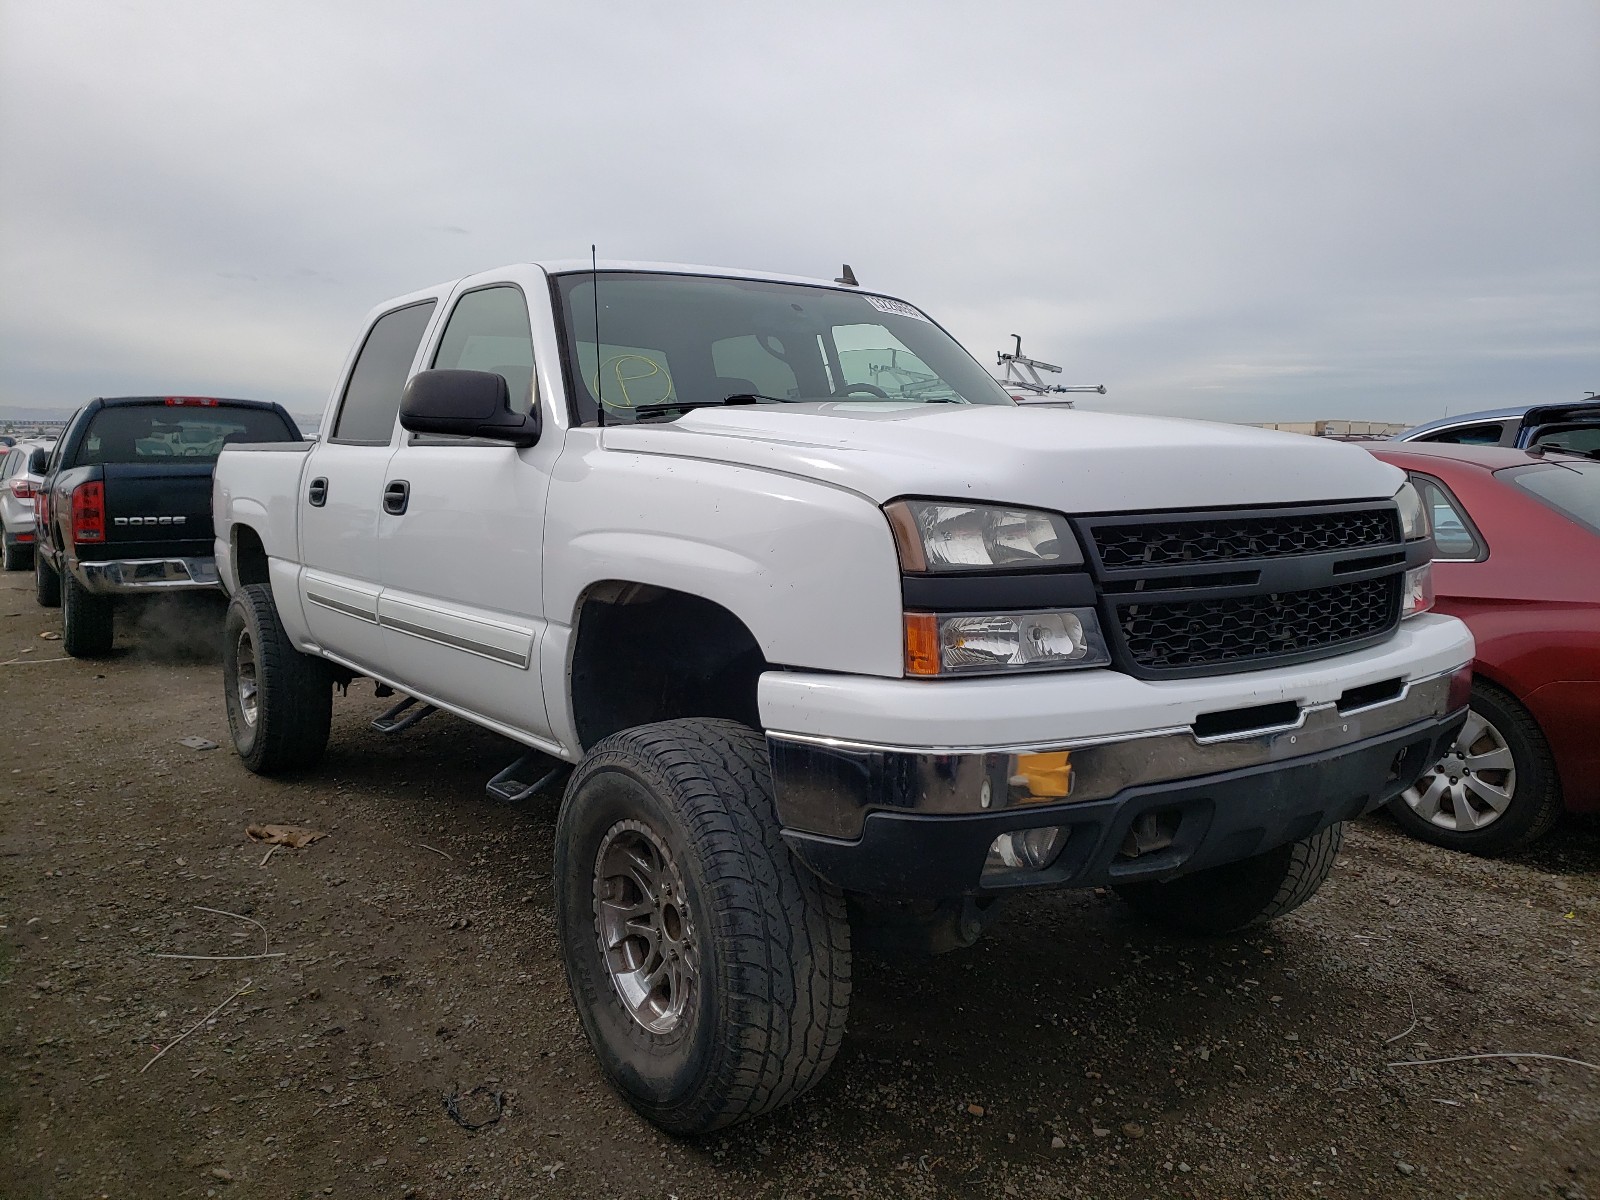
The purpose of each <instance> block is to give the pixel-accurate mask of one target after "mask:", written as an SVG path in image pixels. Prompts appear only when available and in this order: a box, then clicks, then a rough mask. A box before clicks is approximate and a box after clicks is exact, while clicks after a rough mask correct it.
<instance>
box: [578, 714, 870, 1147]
mask: <svg viewBox="0 0 1600 1200" xmlns="http://www.w3.org/2000/svg"><path fill="white" fill-rule="evenodd" d="M555 878H556V879H557V881H558V884H557V890H556V922H557V927H558V929H559V930H560V936H561V946H562V955H563V958H564V962H565V966H566V972H567V982H568V985H569V986H570V987H571V989H572V997H573V1001H574V1003H575V1004H576V1005H577V1009H578V1017H579V1019H580V1020H581V1021H582V1023H583V1029H584V1033H585V1034H586V1035H587V1036H588V1038H589V1044H590V1045H591V1046H592V1047H593V1049H594V1052H595V1056H596V1057H597V1058H598V1059H599V1061H600V1067H601V1070H602V1071H603V1072H604V1073H605V1075H606V1078H607V1079H608V1080H609V1081H610V1082H611V1084H612V1086H614V1087H615V1088H616V1089H617V1090H618V1091H619V1092H621V1093H622V1095H623V1096H624V1097H625V1098H626V1099H627V1101H628V1103H630V1104H632V1105H633V1106H634V1107H635V1108H636V1109H638V1110H639V1112H640V1113H641V1114H643V1115H644V1116H645V1117H646V1118H647V1119H649V1120H650V1121H652V1122H654V1123H655V1124H656V1125H658V1126H660V1127H661V1128H662V1129H664V1130H666V1131H667V1132H669V1133H675V1134H698V1133H705V1132H707V1131H709V1130H712V1129H717V1128H720V1127H722V1126H725V1125H731V1124H733V1123H734V1122H735V1121H740V1120H743V1119H745V1118H747V1117H752V1116H755V1115H757V1114H758V1113H763V1112H767V1111H769V1110H771V1109H774V1108H777V1107H779V1106H780V1105H783V1104H787V1103H789V1102H790V1101H791V1100H794V1099H795V1098H796V1097H798V1096H800V1095H801V1094H803V1093H804V1092H805V1091H807V1090H808V1089H809V1088H811V1087H812V1086H813V1085H815V1084H816V1083H817V1082H818V1081H819V1080H820V1079H821V1078H822V1076H823V1075H824V1073H826V1071H827V1069H828V1066H829V1064H831V1063H832V1061H833V1057H834V1055H835V1054H836V1053H837V1052H838V1049H839V1044H840V1042H841V1041H842V1040H843V1037H844V1024H845V1015H846V1013H847V1011H848V1009H849V1002H850V926H849V920H848V918H847V916H846V912H845V902H844V897H843V896H842V895H841V894H840V893H839V892H837V891H836V890H834V889H832V888H830V887H828V886H827V885H825V884H823V883H822V882H821V881H820V880H818V879H817V878H815V877H814V876H812V875H811V874H810V873H809V872H807V871H805V870H804V869H803V868H802V867H800V866H799V865H798V864H797V863H796V861H795V860H794V858H793V856H792V855H791V854H790V852H789V849H788V847H787V846H785V845H784V842H783V839H782V837H781V836H780V834H779V827H778V820H777V812H776V809H775V807H774V804H773V799H772V779H771V770H770V767H769V766H768V762H767V749H766V743H765V740H764V739H763V738H762V737H761V735H760V734H758V733H756V732H755V731H753V730H751V729H749V728H748V727H746V726H743V725H740V724H738V723H736V722H733V721H721V720H709V719H705V720H680V721H664V722H661V723H659V724H655V725H643V726H639V727H638V728H635V729H630V730H626V731H624V732H622V733H619V734H615V735H613V736H611V737H608V738H606V739H605V740H603V741H601V742H599V743H598V744H597V745H595V746H594V747H593V748H592V749H591V750H590V751H589V752H588V754H586V755H585V756H584V758H583V761H582V762H580V763H579V764H578V767H577V769H576V770H575V771H574V772H573V774H572V778H571V780H570V781H569V783H568V784H567V790H566V796H565V799H564V801H563V804H562V808H561V814H560V816H559V818H558V819H557V822H556V860H555Z"/></svg>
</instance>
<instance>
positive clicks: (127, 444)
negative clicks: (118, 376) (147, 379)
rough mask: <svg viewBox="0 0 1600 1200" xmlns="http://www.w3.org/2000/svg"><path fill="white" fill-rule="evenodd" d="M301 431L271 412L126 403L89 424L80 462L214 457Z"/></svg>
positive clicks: (284, 439)
mask: <svg viewBox="0 0 1600 1200" xmlns="http://www.w3.org/2000/svg"><path fill="white" fill-rule="evenodd" d="M294 436H295V433H294V431H293V430H291V429H290V428H289V427H288V426H287V425H285V424H284V422H283V418H282V417H280V416H278V414H277V413H275V412H273V411H272V410H271V409H269V408H242V407H234V406H231V405H228V404H217V403H210V404H207V405H204V406H200V405H196V406H190V405H171V404H122V405H113V406H112V407H109V408H102V409H101V410H100V411H99V412H97V413H96V414H95V415H94V420H93V421H92V422H90V424H89V433H88V436H87V437H86V438H85V439H84V442H83V445H82V446H81V447H80V448H79V450H78V464H79V465H80V466H85V465H88V464H90V463H142V462H150V461H153V460H155V459H167V458H187V459H191V460H192V459H201V460H202V461H204V460H209V459H214V458H216V457H217V455H219V454H221V453H222V447H223V446H224V445H226V444H227V443H229V442H287V441H292V440H294Z"/></svg>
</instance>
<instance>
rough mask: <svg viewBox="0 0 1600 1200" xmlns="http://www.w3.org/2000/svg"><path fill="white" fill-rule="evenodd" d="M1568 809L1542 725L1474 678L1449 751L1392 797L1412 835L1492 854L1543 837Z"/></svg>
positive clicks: (1396, 813) (1393, 806)
mask: <svg viewBox="0 0 1600 1200" xmlns="http://www.w3.org/2000/svg"><path fill="white" fill-rule="evenodd" d="M1562 808H1563V805H1562V799H1561V781H1560V780H1559V779H1558V778H1557V776H1556V765H1555V759H1554V758H1553V757H1552V756H1551V754H1550V746H1549V743H1547V742H1546V741H1545V740H1544V734H1543V733H1542V732H1541V731H1540V729H1539V724H1538V722H1537V721H1535V720H1534V719H1533V717H1532V716H1531V715H1530V714H1529V713H1528V710H1527V709H1525V708H1523V707H1522V705H1520V704H1518V703H1517V702H1516V701H1515V700H1514V699H1512V697H1511V695H1510V694H1509V693H1507V692H1503V691H1501V690H1500V689H1499V688H1497V687H1495V686H1494V685H1493V684H1492V683H1488V682H1486V681H1485V680H1482V679H1479V680H1475V681H1474V682H1473V685H1472V699H1471V700H1470V701H1469V702H1468V711H1467V723H1466V724H1465V725H1463V726H1462V727H1461V732H1460V733H1458V734H1457V735H1456V739H1455V742H1454V743H1453V744H1452V745H1451V746H1450V749H1449V750H1448V751H1447V752H1446V754H1445V756H1444V757H1443V758H1442V759H1440V760H1439V761H1438V762H1437V763H1435V764H1434V765H1433V766H1432V767H1431V768H1430V769H1428V770H1427V771H1425V772H1423V775H1422V778H1420V779H1418V780H1417V782H1416V784H1415V785H1413V786H1412V787H1409V788H1407V789H1406V790H1405V791H1403V792H1401V793H1400V795H1398V796H1396V797H1395V798H1394V799H1393V800H1391V801H1389V811H1390V813H1392V814H1393V816H1394V819H1395V821H1396V822H1397V823H1398V824H1399V826H1400V828H1402V829H1404V830H1405V831H1406V832H1407V833H1409V834H1411V835H1412V836H1414V837H1419V838H1421V839H1422V840H1423V841H1425V842H1432V843H1433V844H1434V845H1435V846H1443V847H1445V848H1446V849H1448V850H1466V851H1469V852H1470V853H1473V854H1482V855H1488V856H1493V855H1496V854H1505V853H1507V852H1509V851H1512V850H1517V849H1520V848H1521V847H1523V846H1526V845H1527V844H1528V843H1529V842H1532V841H1534V840H1535V839H1536V838H1539V837H1541V836H1543V835H1544V834H1545V833H1546V832H1548V831H1549V829H1550V827H1551V826H1552V825H1554V824H1555V823H1556V820H1557V819H1558V818H1559V817H1560V816H1561V812H1562Z"/></svg>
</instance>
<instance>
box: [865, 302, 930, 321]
mask: <svg viewBox="0 0 1600 1200" xmlns="http://www.w3.org/2000/svg"><path fill="white" fill-rule="evenodd" d="M866 300H867V303H868V304H870V305H872V307H873V308H875V309H877V310H878V311H879V312H886V313H894V314H895V315H897V316H901V317H915V318H916V319H917V320H919V321H926V320H927V319H928V318H927V317H925V316H923V315H922V314H921V313H920V312H918V311H917V310H916V309H914V308H912V307H911V305H909V304H907V303H906V302H905V301H904V300H891V299H889V297H887V296H868V297H867V298H866Z"/></svg>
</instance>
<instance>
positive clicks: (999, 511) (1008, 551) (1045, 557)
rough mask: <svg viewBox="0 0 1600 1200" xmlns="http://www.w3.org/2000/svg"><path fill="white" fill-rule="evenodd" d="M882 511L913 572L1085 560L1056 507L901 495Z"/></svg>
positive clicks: (903, 562)
mask: <svg viewBox="0 0 1600 1200" xmlns="http://www.w3.org/2000/svg"><path fill="white" fill-rule="evenodd" d="M883 511H884V512H885V514H887V516H888V518H889V525H890V527H891V528H892V529H893V530H894V540H895V545H896V547H897V548H898V549H899V551H900V567H901V569H902V570H904V571H907V572H910V573H911V574H914V575H922V574H927V573H930V572H934V573H937V572H945V571H994V570H1007V569H1011V570H1015V569H1018V568H1026V567H1075V566H1080V565H1081V564H1082V563H1083V552H1082V551H1080V550H1079V549H1078V540H1077V538H1075V537H1073V536H1072V530H1071V529H1070V528H1068V526H1067V519H1066V518H1065V517H1063V516H1060V515H1058V514H1056V513H1048V512H1040V511H1039V510H1038V509H1032V508H1002V507H1000V506H999V505H990V504H954V503H949V502H946V501H942V500H896V501H895V502H894V503H893V504H889V505H886V506H885V507H884V510H883Z"/></svg>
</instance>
